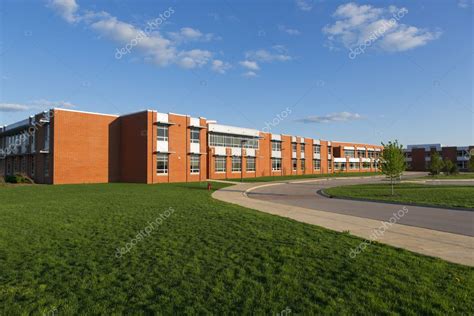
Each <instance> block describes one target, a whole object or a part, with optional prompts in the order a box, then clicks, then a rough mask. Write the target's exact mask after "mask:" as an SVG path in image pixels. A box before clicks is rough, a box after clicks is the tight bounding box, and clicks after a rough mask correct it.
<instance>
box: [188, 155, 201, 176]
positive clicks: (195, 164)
mask: <svg viewBox="0 0 474 316" xmlns="http://www.w3.org/2000/svg"><path fill="white" fill-rule="evenodd" d="M190 160H191V173H199V170H200V168H199V167H200V165H201V163H200V160H201V159H200V157H199V155H191V159H190Z"/></svg>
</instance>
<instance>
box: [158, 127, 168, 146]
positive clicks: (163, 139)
mask: <svg viewBox="0 0 474 316" xmlns="http://www.w3.org/2000/svg"><path fill="white" fill-rule="evenodd" d="M160 130H163V131H164V135H163V136H160ZM169 132H170V131H169V126H168V125H165V124H158V125H157V126H156V139H157V140H158V141H162V142H167V141H168V140H169V135H170V134H169Z"/></svg>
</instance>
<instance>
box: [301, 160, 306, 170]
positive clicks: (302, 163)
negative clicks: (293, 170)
mask: <svg viewBox="0 0 474 316" xmlns="http://www.w3.org/2000/svg"><path fill="white" fill-rule="evenodd" d="M305 162H306V161H305V160H304V159H301V160H300V168H301V170H302V171H304V170H305V169H306V163H305Z"/></svg>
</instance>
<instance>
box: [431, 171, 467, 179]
mask: <svg viewBox="0 0 474 316" xmlns="http://www.w3.org/2000/svg"><path fill="white" fill-rule="evenodd" d="M422 179H436V180H439V179H449V180H452V179H474V172H462V173H458V174H451V175H449V176H447V175H444V174H440V175H436V176H425V177H423V178H422Z"/></svg>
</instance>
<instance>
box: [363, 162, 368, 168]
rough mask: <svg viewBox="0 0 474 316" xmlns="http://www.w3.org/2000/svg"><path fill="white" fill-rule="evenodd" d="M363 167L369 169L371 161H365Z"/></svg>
mask: <svg viewBox="0 0 474 316" xmlns="http://www.w3.org/2000/svg"><path fill="white" fill-rule="evenodd" d="M362 168H364V169H369V168H370V163H369V162H363V163H362Z"/></svg>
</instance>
